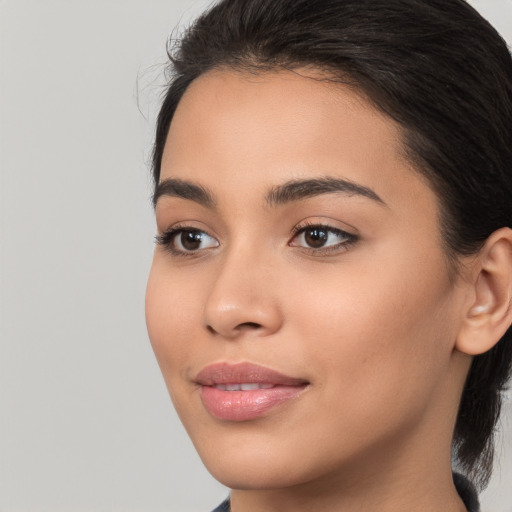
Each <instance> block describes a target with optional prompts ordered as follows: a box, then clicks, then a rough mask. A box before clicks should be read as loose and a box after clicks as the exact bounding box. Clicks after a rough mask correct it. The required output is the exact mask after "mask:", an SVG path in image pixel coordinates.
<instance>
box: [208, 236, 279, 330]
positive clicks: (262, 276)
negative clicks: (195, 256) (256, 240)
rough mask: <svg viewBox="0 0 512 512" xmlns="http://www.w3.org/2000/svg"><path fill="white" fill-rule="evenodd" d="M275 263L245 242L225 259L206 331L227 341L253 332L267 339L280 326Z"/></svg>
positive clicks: (211, 292)
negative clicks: (274, 278) (265, 336)
mask: <svg viewBox="0 0 512 512" xmlns="http://www.w3.org/2000/svg"><path fill="white" fill-rule="evenodd" d="M273 270H274V269H273V265H272V262H271V261H270V259H269V258H268V257H265V255H264V251H262V250H260V248H257V247H254V246H253V244H249V243H244V242H243V241H241V242H239V243H237V244H236V245H233V246H232V247H231V248H230V249H229V250H227V251H226V253H225V254H224V255H223V256H222V259H221V263H220V264H219V271H218V274H217V275H216V277H215V278H214V280H213V283H212V285H211V288H210V290H209V293H208V296H207V300H206V305H205V324H206V326H207V328H208V329H209V330H210V331H212V332H215V333H217V334H219V335H221V336H223V337H226V338H235V337H237V336H239V335H240V334H241V333H247V332H250V333H252V334H254V335H258V336H264V335H268V334H271V333H273V332H275V331H276V330H277V329H279V327H280V325H281V313H280V308H279V304H278V299H277V293H276V288H275V283H273V284H272V283H271V280H272V279H273V275H274V271H273Z"/></svg>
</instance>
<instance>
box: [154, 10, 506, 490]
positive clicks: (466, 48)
mask: <svg viewBox="0 0 512 512" xmlns="http://www.w3.org/2000/svg"><path fill="white" fill-rule="evenodd" d="M169 56H170V60H171V64H170V70H171V73H172V77H171V80H170V83H169V86H168V88H167V89H166V93H165V98H164V101H163V105H162V107H161V110H160V114H159V117H158V122H157V129H156V138H155V146H154V153H153V176H154V180H155V183H158V180H159V176H160V165H161V160H162V153H163V149H164V145H165V141H166V137H167V132H168V130H169V126H170V123H171V121H172V118H173V115H174V112H175V110H176V107H177V105H178V103H179V101H180V99H181V97H182V95H183V93H184V92H185V90H186V89H187V87H188V86H189V85H190V83H191V82H192V81H193V80H194V79H195V78H197V77H198V76H199V75H201V74H203V73H205V72H207V71H208V70H211V69H213V68H220V67H228V68H234V69H239V70H243V71H247V72H253V73H254V72H255V73H257V72H262V71H267V70H275V69H282V68H286V69H296V68H299V67H304V66H314V67H315V68H316V69H319V70H322V71H325V72H326V76H329V77H330V78H329V79H332V80H334V81H340V82H343V83H349V84H351V85H353V86H355V87H356V88H357V89H359V90H360V91H362V92H363V93H364V94H365V95H366V96H367V97H368V98H369V99H370V101H372V102H373V103H374V104H375V105H376V106H377V108H379V109H380V110H382V111H383V112H385V113H386V114H387V115H389V116H390V117H391V118H393V119H394V120H395V121H397V122H398V123H399V124H400V125H401V127H402V129H403V133H404V146H405V148H406V151H407V153H408V155H409V157H410V158H411V159H412V160H413V162H414V163H415V164H416V168H417V169H418V170H419V172H421V173H423V174H424V175H425V176H426V177H427V178H428V180H429V182H430V183H431V185H432V187H433V188H434V190H435V191H436V192H437V195H438V197H439V198H440V201H441V205H442V230H443V239H444V242H445V245H446V252H447V254H448V255H449V256H450V258H451V259H452V260H453V261H456V258H457V255H467V254H472V253H475V252H476V251H478V249H479V248H480V247H481V246H482V244H483V243H484V241H485V240H486V239H487V238H488V237H489V235H490V234H491V233H492V232H493V231H495V230H496V229H499V228H501V227H503V226H512V59H511V56H510V53H509V51H508V49H507V46H506V44H505V42H504V41H503V39H502V38H501V37H500V36H499V34H498V33H497V32H496V31H495V30H494V29H493V28H492V26H491V25H490V24H489V23H488V22H487V21H485V20H484V19H483V18H482V17H481V16H480V15H479V14H478V13H477V12H476V11H475V10H474V9H473V8H472V7H470V6H469V5H468V4H467V3H466V2H465V1H463V0H279V1H276V0H223V1H221V2H220V3H218V4H216V5H214V6H213V7H212V8H211V9H210V10H209V11H207V12H206V13H204V14H203V15H202V16H201V17H199V18H198V19H197V21H196V22H195V23H194V24H193V25H192V26H191V27H190V28H189V29H188V30H187V31H186V33H185V34H184V36H183V37H182V38H181V39H179V40H178V41H175V42H172V44H170V47H169ZM511 336H512V333H511V332H510V330H509V332H507V333H506V335H505V336H504V337H503V338H502V339H501V341H500V342H499V343H498V344H497V345H496V346H495V347H494V348H493V349H492V350H490V351H489V352H487V353H485V354H482V355H479V356H476V357H475V358H474V360H473V363H472V366H471V370H470V372H469V376H468V379H467V382H466V386H465V388H464V392H463V396H462V400H461V404H460V409H459V414H458V418H457V424H456V427H455V432H454V441H453V447H454V457H455V459H456V462H457V463H458V465H459V468H461V469H462V470H463V471H465V472H466V474H468V475H469V476H470V478H472V479H473V481H474V482H475V483H476V484H477V485H479V486H480V487H484V486H485V484H486V483H487V481H488V479H489V477H490V474H491V471H492V461H493V454H494V443H493V435H494V432H495V428H496V424H497V421H498V418H499V414H500V408H501V398H502V392H503V390H504V386H505V385H506V383H507V380H508V378H509V376H510V372H511V365H512V339H511Z"/></svg>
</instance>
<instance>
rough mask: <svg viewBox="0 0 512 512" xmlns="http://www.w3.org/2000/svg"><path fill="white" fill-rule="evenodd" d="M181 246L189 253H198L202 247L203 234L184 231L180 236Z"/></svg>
mask: <svg viewBox="0 0 512 512" xmlns="http://www.w3.org/2000/svg"><path fill="white" fill-rule="evenodd" d="M178 236H179V237H180V242H181V245H182V246H183V248H184V249H186V250H187V251H196V250H197V249H199V247H200V246H201V242H202V240H203V233H201V232H200V231H182V232H181V233H179V234H178Z"/></svg>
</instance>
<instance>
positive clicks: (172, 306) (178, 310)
mask: <svg viewBox="0 0 512 512" xmlns="http://www.w3.org/2000/svg"><path fill="white" fill-rule="evenodd" d="M162 260H164V258H163V257H161V255H158V254H155V257H154V260H153V265H152V267H151V272H150V275H149V279H148V285H147V289H146V324H147V329H148V334H149V338H150V341H151V345H152V347H153V350H154V352H155V355H156V358H157V361H158V364H159V365H160V368H161V369H162V371H163V373H164V377H165V378H166V380H167V376H168V375H171V376H174V375H177V374H178V371H177V370H179V372H180V373H181V372H182V371H183V370H185V369H186V368H185V365H186V363H187V354H188V347H189V345H190V342H191V340H192V339H193V337H192V336H191V332H190V330H191V328H192V327H196V326H197V325H198V323H199V322H198V318H199V317H198V314H199V301H198V298H199V290H197V288H198V286H199V285H198V283H197V282H196V281H195V280H193V281H191V282H189V283H182V282H181V281H180V277H179V273H176V272H170V271H169V268H168V265H166V264H165V261H162ZM187 341H188V343H187Z"/></svg>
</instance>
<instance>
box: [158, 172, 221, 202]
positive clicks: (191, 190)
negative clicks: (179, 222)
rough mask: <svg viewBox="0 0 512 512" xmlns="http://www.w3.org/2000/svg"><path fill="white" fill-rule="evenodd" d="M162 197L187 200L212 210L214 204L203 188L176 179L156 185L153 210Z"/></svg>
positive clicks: (211, 197)
mask: <svg viewBox="0 0 512 512" xmlns="http://www.w3.org/2000/svg"><path fill="white" fill-rule="evenodd" d="M162 196H170V197H180V198H182V199H188V200H190V201H195V202H196V203H199V204H201V205H203V206H206V207H207V208H214V207H215V204H216V201H215V199H214V197H213V194H212V193H211V192H210V191H209V190H208V189H206V188H205V187H203V186H201V185H196V184H195V183H192V182H190V181H185V180H178V179H176V178H169V179H166V180H163V181H161V182H160V183H158V185H157V186H156V188H155V193H154V194H153V208H154V207H156V203H157V201H158V199H159V198H160V197H162Z"/></svg>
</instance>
